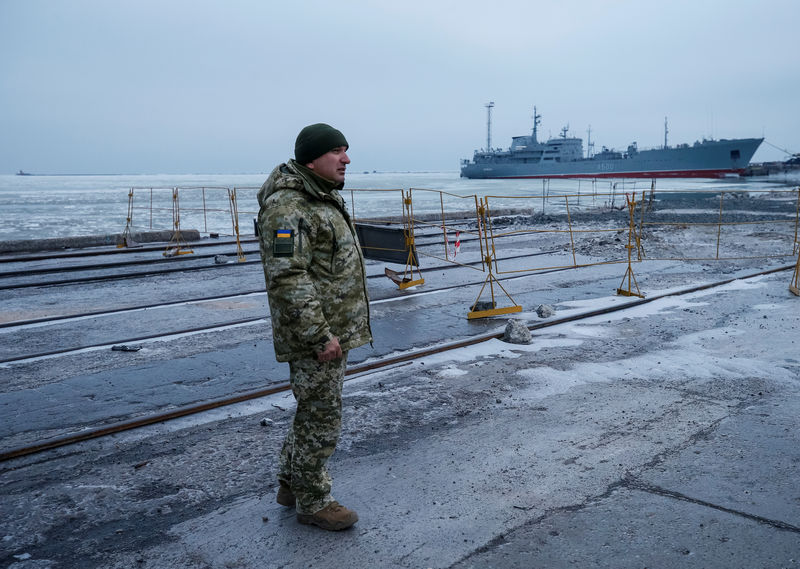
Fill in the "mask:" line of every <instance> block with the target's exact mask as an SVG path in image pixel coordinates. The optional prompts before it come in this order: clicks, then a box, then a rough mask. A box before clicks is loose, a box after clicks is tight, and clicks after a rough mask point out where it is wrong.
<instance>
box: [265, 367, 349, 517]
mask: <svg viewBox="0 0 800 569" xmlns="http://www.w3.org/2000/svg"><path fill="white" fill-rule="evenodd" d="M346 364H347V352H344V354H343V355H342V358H341V359H339V360H334V361H331V362H320V361H317V360H316V359H303V360H295V361H291V362H289V381H290V382H291V384H292V393H293V394H294V398H295V400H297V410H296V411H295V415H294V422H293V423H292V424H291V425H290V427H289V432H288V433H287V434H286V438H285V439H284V442H283V448H282V449H281V455H280V464H279V467H278V480H280V481H282V482H284V483H285V484H287V485H288V486H289V487H290V488H291V489H292V493H294V495H295V498H296V499H297V511H298V512H299V513H301V514H313V513H315V512H318V511H319V510H321V509H322V508H324V507H325V506H327V505H328V504H330V503H331V502H332V501H333V497H332V496H331V484H332V479H331V477H330V475H329V474H328V469H327V467H326V465H327V463H328V459H329V458H330V457H331V455H332V454H333V451H334V450H335V449H336V443H337V442H338V441H339V435H340V434H341V432H342V383H343V381H344V371H345V366H346Z"/></svg>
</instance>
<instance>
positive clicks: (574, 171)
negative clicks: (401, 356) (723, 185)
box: [461, 103, 764, 178]
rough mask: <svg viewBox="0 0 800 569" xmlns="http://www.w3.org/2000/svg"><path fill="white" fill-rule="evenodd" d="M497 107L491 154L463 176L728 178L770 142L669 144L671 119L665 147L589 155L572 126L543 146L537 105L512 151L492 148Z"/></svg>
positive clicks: (466, 165) (469, 163) (464, 167)
mask: <svg viewBox="0 0 800 569" xmlns="http://www.w3.org/2000/svg"><path fill="white" fill-rule="evenodd" d="M493 106H494V103H489V104H487V105H486V108H487V110H488V121H487V145H486V146H487V148H488V150H476V151H475V154H474V155H473V157H472V160H466V159H465V160H462V161H461V177H462V178H724V177H728V176H736V175H740V174H742V173H743V172H744V170H745V168H747V166H748V164H749V163H750V160H751V159H752V157H753V154H755V152H756V149H758V146H759V145H760V144H761V142H762V141H763V140H764V139H763V138H741V139H734V140H725V139H722V140H703V141H702V142H699V141H698V142H695V143H694V144H692V145H689V144H678V145H676V146H668V145H667V125H666V121H665V123H664V146H663V147H661V148H655V149H650V150H639V149H638V148H637V146H636V143H635V142H634V143H632V144H630V145H629V146H628V149H627V151H625V152H618V151H616V150H609V149H608V148H605V147H603V149H602V150H601V151H600V152H598V153H596V154H590V155H589V156H588V157H584V154H583V140H582V139H580V138H574V137H571V136H568V135H567V133H568V130H569V127H565V128H563V129H562V130H561V135H560V136H559V137H558V138H551V139H550V140H548V141H547V142H539V141H538V139H537V127H538V126H539V123H540V121H541V116H540V115H538V114H536V107H534V108H533V132H532V133H531V134H530V135H529V136H515V137H513V139H512V141H511V147H510V148H508V149H507V150H500V149H492V148H491V110H492V107H493ZM591 147H592V145H591V142H590V143H589V148H590V149H591Z"/></svg>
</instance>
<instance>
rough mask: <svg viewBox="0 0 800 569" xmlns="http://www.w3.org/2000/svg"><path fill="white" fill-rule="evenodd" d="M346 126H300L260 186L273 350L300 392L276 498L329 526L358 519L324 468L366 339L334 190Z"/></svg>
mask: <svg viewBox="0 0 800 569" xmlns="http://www.w3.org/2000/svg"><path fill="white" fill-rule="evenodd" d="M348 148H349V146H348V144H347V140H345V138H344V135H342V133H341V132H339V131H338V130H336V129H335V128H333V127H331V126H328V125H326V124H321V123H320V124H313V125H310V126H307V127H305V128H304V129H303V130H302V131H301V132H300V134H299V135H298V137H297V141H296V142H295V159H294V160H289V162H288V163H285V164H281V165H279V166H278V167H276V168H275V169H274V170H273V171H272V173H271V174H270V175H269V178H268V179H267V181H266V182H264V185H263V186H261V190H260V191H259V193H258V203H259V205H260V206H261V209H260V211H259V213H258V227H259V234H260V249H261V259H262V262H263V265H264V277H265V279H266V283H267V293H268V296H269V309H270V313H271V315H272V335H273V342H274V344H275V357H276V359H277V360H278V361H280V362H289V379H290V381H291V384H292V392H293V393H294V397H295V399H296V400H297V410H296V412H295V417H294V423H293V424H292V425H291V426H290V428H289V432H288V434H287V436H286V439H285V441H284V443H283V448H282V450H281V455H280V466H279V472H278V482H279V489H278V498H277V500H278V503H279V504H282V505H284V506H296V508H297V520H298V521H299V522H300V523H304V524H314V525H317V526H319V527H322V528H324V529H328V530H340V529H345V528H347V527H350V526H352V525H353V524H354V523H355V522H356V521H358V515H357V514H356V513H355V512H354V511H352V510H349V509H347V508H345V507H344V506H341V505H340V504H338V502H336V501H335V500H334V499H333V497H332V496H331V494H330V490H331V477H330V476H329V474H328V471H327V469H326V463H327V461H328V458H329V457H330V456H331V455H332V454H333V451H334V449H335V448H336V443H337V442H338V440H339V435H340V433H341V418H342V382H343V380H344V371H345V366H346V364H347V353H348V351H349V350H351V349H353V348H356V347H358V346H361V345H363V344H365V343H367V342H371V341H372V335H371V331H370V327H369V304H368V298H367V288H366V275H365V271H364V257H363V255H362V253H361V248H360V247H359V245H358V241H357V238H356V232H355V227H354V226H353V224H352V222H351V221H350V216H349V215H348V214H347V210H346V208H345V206H344V200H343V199H342V197H341V196H340V195H339V192H338V191H337V190H340V189H341V188H342V187H343V186H344V177H345V170H346V167H347V164H349V163H350V159H349V158H348V156H347V150H348Z"/></svg>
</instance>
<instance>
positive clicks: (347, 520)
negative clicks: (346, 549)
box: [297, 501, 358, 531]
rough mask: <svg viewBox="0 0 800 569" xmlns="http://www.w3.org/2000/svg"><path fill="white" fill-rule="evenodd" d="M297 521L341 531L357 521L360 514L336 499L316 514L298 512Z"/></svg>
mask: <svg viewBox="0 0 800 569" xmlns="http://www.w3.org/2000/svg"><path fill="white" fill-rule="evenodd" d="M297 521H298V522H300V523H301V524H307V525H315V526H319V527H321V528H322V529H326V530H329V531H339V530H343V529H347V528H349V527H350V526H352V525H353V524H354V523H356V522H357V521H358V514H356V513H355V512H354V511H353V510H348V509H347V508H345V507H344V506H342V505H341V504H339V502H336V501H334V502H331V503H330V504H328V505H327V506H325V507H324V508H322V509H321V510H320V511H319V512H317V513H315V514H300V513H298V514H297Z"/></svg>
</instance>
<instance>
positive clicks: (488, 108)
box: [485, 101, 494, 151]
mask: <svg viewBox="0 0 800 569" xmlns="http://www.w3.org/2000/svg"><path fill="white" fill-rule="evenodd" d="M485 107H486V150H489V151H490V150H491V149H492V107H494V101H490V102H488V103H486V105H485Z"/></svg>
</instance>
